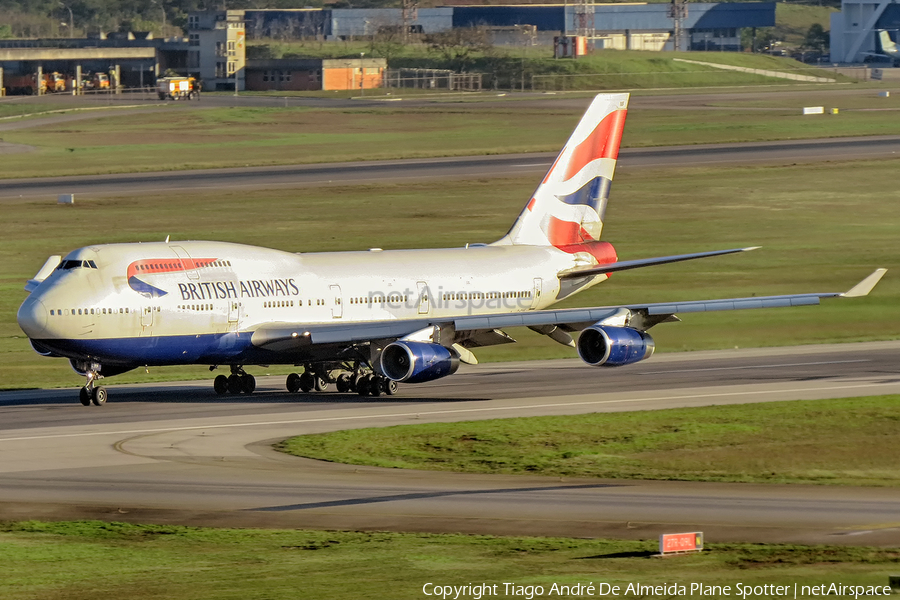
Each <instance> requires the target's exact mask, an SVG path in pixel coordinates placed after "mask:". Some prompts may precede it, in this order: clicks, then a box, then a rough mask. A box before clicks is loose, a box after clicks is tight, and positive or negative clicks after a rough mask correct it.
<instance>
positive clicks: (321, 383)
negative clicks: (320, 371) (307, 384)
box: [315, 375, 328, 392]
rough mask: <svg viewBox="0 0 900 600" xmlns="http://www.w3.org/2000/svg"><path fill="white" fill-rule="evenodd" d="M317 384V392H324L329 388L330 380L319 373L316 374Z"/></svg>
mask: <svg viewBox="0 0 900 600" xmlns="http://www.w3.org/2000/svg"><path fill="white" fill-rule="evenodd" d="M315 386H316V391H317V392H324V391H325V390H327V389H328V382H327V381H325V379H324V378H322V377H320V376H319V375H316V379H315Z"/></svg>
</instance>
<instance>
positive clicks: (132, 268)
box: [19, 242, 605, 364]
mask: <svg viewBox="0 0 900 600" xmlns="http://www.w3.org/2000/svg"><path fill="white" fill-rule="evenodd" d="M578 264H579V259H578V258H576V257H575V256H574V255H572V254H569V253H566V252H563V251H560V250H557V249H556V248H552V247H537V246H512V245H490V246H480V245H479V246H471V247H467V248H451V249H434V250H390V251H382V250H377V249H376V250H369V251H363V252H337V253H315V254H292V253H288V252H282V251H278V250H272V249H267V248H260V247H254V246H244V245H238V244H230V243H223V242H173V243H148V244H112V245H102V246H95V247H85V248H81V249H79V250H76V251H73V252H71V253H69V255H67V256H66V257H65V258H64V259H63V261H62V263H60V268H58V269H57V270H55V271H53V272H52V274H51V275H50V276H49V277H48V278H47V279H45V280H44V281H43V282H42V283H41V284H40V286H39V287H38V288H37V289H35V290H34V291H33V293H32V294H31V296H30V297H29V298H28V299H27V300H26V301H25V303H24V304H23V305H22V308H21V309H20V311H19V322H20V325H22V327H23V329H24V330H25V331H26V333H27V334H28V336H29V337H30V338H31V339H32V340H34V341H35V342H36V343H37V345H39V346H40V345H42V346H44V347H46V348H47V349H49V350H52V351H53V352H54V353H56V354H60V355H62V356H67V357H69V358H76V359H90V358H92V357H94V356H99V353H98V352H97V351H95V350H93V349H94V348H97V347H98V346H97V345H96V343H94V342H101V341H104V340H106V341H109V342H110V343H107V344H105V345H104V346H103V347H104V348H106V350H104V352H105V353H106V354H105V355H104V356H103V360H104V361H106V362H107V363H109V362H110V361H111V360H112V361H114V362H121V363H122V364H132V363H134V362H135V361H137V364H179V363H182V364H183V363H191V362H208V360H211V359H209V358H208V357H207V354H208V351H199V350H198V351H195V350H194V349H192V348H190V347H189V346H191V345H192V343H191V341H190V340H191V337H194V338H197V339H200V338H201V337H204V339H206V337H208V336H216V335H223V334H229V333H235V334H241V333H252V332H253V331H254V330H255V329H257V328H258V327H260V326H261V325H264V324H267V323H278V322H287V323H304V324H310V325H312V324H322V323H340V322H346V323H358V322H373V321H376V322H377V321H390V320H397V319H411V318H431V319H435V318H442V317H453V316H461V315H473V314H492V313H509V312H516V311H523V312H524V311H529V310H535V309H541V308H545V307H547V306H549V305H551V304H553V303H554V302H556V301H557V299H558V296H559V292H560V281H559V279H558V277H557V274H558V273H559V272H560V271H563V270H566V269H571V268H573V267H576V266H577V265H578ZM67 267H68V268H67ZM603 279H605V276H599V277H595V278H593V280H592V281H591V282H590V283H591V284H593V283H596V282H598V281H601V280H603ZM129 340H137V341H140V344H139V345H140V348H141V350H140V352H141V354H140V355H141V356H142V357H144V360H139V359H138V353H137V351H136V350H133V349H131V348H130V345H131V344H130V342H129ZM67 341H68V342H71V344H67V343H65V342H67ZM113 341H114V343H112V342H113ZM203 344H206V345H207V346H208V344H209V341H208V340H206V341H204V342H203ZM119 346H121V347H123V348H125V349H123V350H122V351H121V352H120V353H121V355H122V356H120V357H118V358H111V356H110V355H109V353H110V352H112V353H115V352H116V350H114V348H117V347H119ZM182 346H184V349H183V350H182V349H180V348H181V347H182ZM204 347H206V346H204ZM110 348H113V350H109V349H110ZM148 348H149V349H150V350H151V351H150V352H149V353H148V352H147V350H148ZM216 357H217V359H222V356H219V355H216ZM286 360H290V359H286Z"/></svg>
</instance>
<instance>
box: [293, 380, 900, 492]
mask: <svg viewBox="0 0 900 600" xmlns="http://www.w3.org/2000/svg"><path fill="white" fill-rule="evenodd" d="M898 426H900V396H879V397H871V398H848V399H840V400H815V401H796V402H775V403H765V404H743V405H734V406H712V407H704V408H679V409H669V410H655V411H641V412H625V413H595V414H588V415H578V416H564V417H529V418H516V419H495V420H490V421H470V422H463V423H431V424H423V425H402V426H397V427H383V428H374V429H354V430H350V431H338V432H334V433H325V434H316V435H304V436H299V437H295V438H291V439H289V440H286V441H284V442H282V443H281V444H279V445H278V446H277V448H278V449H280V450H282V451H284V452H287V453H289V454H294V455H297V456H304V457H308V458H317V459H321V460H327V461H331V462H341V463H349V464H356V465H372V466H377V467H393V468H405V469H429V470H437V471H455V472H466V473H513V474H516V473H518V474H530V475H552V476H557V475H558V476H565V477H600V478H616V479H618V478H622V479H673V480H686V481H734V482H750V483H816V484H831V485H877V486H892V487H898V486H900V437H898V436H897V428H898Z"/></svg>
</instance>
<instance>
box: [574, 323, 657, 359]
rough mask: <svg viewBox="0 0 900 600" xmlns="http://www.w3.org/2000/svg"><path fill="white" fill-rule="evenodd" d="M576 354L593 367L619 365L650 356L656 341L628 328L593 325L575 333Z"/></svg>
mask: <svg viewBox="0 0 900 600" xmlns="http://www.w3.org/2000/svg"><path fill="white" fill-rule="evenodd" d="M576 347H577V349H578V356H580V357H581V360H583V361H584V362H586V363H587V364H589V365H591V366H593V367H621V366H622V365H630V364H632V363H636V362H639V361H642V360H644V359H646V358H650V357H651V356H652V355H653V350H655V349H656V344H655V343H654V342H653V338H651V337H650V335H649V334H647V333H646V332H643V331H638V330H637V329H632V328H631V327H613V326H612V325H592V326H590V327H588V328H587V329H585V330H584V331H582V332H581V335H580V336H578V344H577V345H576Z"/></svg>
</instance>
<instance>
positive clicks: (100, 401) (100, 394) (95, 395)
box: [91, 386, 108, 406]
mask: <svg viewBox="0 0 900 600" xmlns="http://www.w3.org/2000/svg"><path fill="white" fill-rule="evenodd" d="M107 396H108V394H107V393H106V388H105V387H100V386H97V387H95V388H94V389H93V391H92V392H91V403H92V404H93V405H94V406H103V405H104V404H106V398H107Z"/></svg>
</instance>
